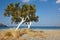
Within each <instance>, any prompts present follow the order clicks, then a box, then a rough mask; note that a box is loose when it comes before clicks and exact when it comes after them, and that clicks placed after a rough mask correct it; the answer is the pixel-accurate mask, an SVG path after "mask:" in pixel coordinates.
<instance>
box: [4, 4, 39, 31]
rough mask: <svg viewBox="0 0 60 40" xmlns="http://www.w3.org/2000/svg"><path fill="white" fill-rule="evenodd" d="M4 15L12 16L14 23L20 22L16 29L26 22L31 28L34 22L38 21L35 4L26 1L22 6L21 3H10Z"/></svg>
mask: <svg viewBox="0 0 60 40" xmlns="http://www.w3.org/2000/svg"><path fill="white" fill-rule="evenodd" d="M4 16H7V17H10V16H11V20H12V23H16V24H17V23H19V24H18V26H17V28H16V30H17V29H18V28H19V27H20V26H21V25H22V24H24V23H26V24H27V25H28V29H29V28H30V26H31V23H32V22H38V16H36V6H35V5H34V4H26V3H24V4H22V6H20V3H10V4H9V5H8V6H7V7H6V9H5V13H4Z"/></svg>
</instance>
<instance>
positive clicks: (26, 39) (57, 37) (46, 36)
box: [0, 29, 60, 40]
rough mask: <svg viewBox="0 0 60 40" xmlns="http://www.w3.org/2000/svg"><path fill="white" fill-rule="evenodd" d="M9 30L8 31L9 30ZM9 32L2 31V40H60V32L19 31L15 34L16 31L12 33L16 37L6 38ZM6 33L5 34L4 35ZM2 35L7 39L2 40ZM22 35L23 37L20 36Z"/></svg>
mask: <svg viewBox="0 0 60 40" xmlns="http://www.w3.org/2000/svg"><path fill="white" fill-rule="evenodd" d="M7 30H8V29H7ZM7 30H3V31H1V30H0V40H60V30H38V29H37V30H36V29H34V30H30V29H27V30H26V29H25V30H23V31H22V30H19V31H17V32H15V31H14V30H13V31H12V32H11V33H12V34H13V35H14V36H8V38H7V37H6V36H4V34H5V32H4V31H7ZM3 32H4V34H3ZM1 34H3V36H4V37H6V38H7V39H2V36H1ZM20 34H21V35H20Z"/></svg>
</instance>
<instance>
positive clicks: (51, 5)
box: [0, 0, 60, 26]
mask: <svg viewBox="0 0 60 40" xmlns="http://www.w3.org/2000/svg"><path fill="white" fill-rule="evenodd" d="M12 2H13V3H16V2H20V3H21V4H22V3H24V2H26V3H29V4H35V5H36V10H37V11H36V14H37V15H38V16H39V22H37V23H35V22H33V23H32V26H60V0H0V23H3V24H5V25H8V26H11V25H13V26H15V25H16V24H11V18H10V17H4V15H3V14H4V9H5V8H6V7H7V5H8V4H9V3H12ZM24 25H25V24H24Z"/></svg>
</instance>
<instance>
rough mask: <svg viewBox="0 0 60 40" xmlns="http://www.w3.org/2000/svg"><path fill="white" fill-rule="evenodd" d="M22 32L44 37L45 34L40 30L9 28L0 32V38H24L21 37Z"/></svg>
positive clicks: (4, 39)
mask: <svg viewBox="0 0 60 40" xmlns="http://www.w3.org/2000/svg"><path fill="white" fill-rule="evenodd" d="M24 34H28V35H30V36H31V37H36V36H39V37H42V38H44V37H45V34H44V33H42V32H40V31H32V30H30V29H23V30H20V29H19V30H17V31H15V30H13V29H9V30H5V31H2V32H1V35H0V40H25V39H24V38H21V36H22V35H24Z"/></svg>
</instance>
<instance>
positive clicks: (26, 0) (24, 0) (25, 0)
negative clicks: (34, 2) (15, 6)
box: [22, 0, 30, 2]
mask: <svg viewBox="0 0 60 40" xmlns="http://www.w3.org/2000/svg"><path fill="white" fill-rule="evenodd" d="M22 2H30V0H22Z"/></svg>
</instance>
